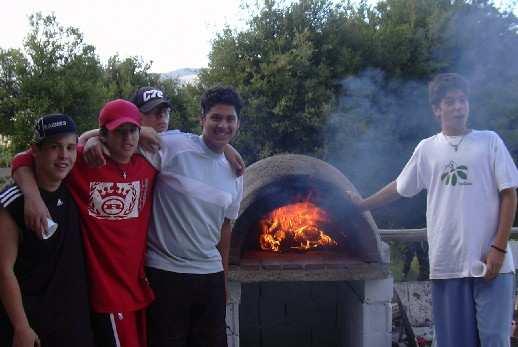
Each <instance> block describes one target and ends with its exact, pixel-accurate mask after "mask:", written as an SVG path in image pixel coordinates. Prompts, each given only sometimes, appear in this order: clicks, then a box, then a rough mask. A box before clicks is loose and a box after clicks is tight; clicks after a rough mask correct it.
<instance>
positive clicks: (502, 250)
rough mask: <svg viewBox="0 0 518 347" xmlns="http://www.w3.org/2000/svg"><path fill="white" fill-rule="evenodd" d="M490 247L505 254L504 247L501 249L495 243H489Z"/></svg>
mask: <svg viewBox="0 0 518 347" xmlns="http://www.w3.org/2000/svg"><path fill="white" fill-rule="evenodd" d="M491 247H492V248H494V249H496V250H497V251H498V252H500V253H504V254H506V253H507V251H506V250H505V249H502V248H500V247H497V246H495V245H491Z"/></svg>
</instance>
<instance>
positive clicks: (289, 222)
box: [259, 201, 338, 252]
mask: <svg viewBox="0 0 518 347" xmlns="http://www.w3.org/2000/svg"><path fill="white" fill-rule="evenodd" d="M326 223H329V216H328V215H327V213H326V212H325V211H324V210H322V209H321V208H319V207H317V206H316V205H315V204H313V203H311V202H309V201H304V202H298V203H294V204H291V205H286V206H283V207H279V208H277V209H275V210H273V211H272V212H270V213H269V214H268V215H266V216H265V217H263V218H262V219H261V220H260V221H259V227H260V230H261V234H260V236H259V242H260V244H261V249H262V250H271V251H274V252H282V251H287V250H290V249H292V250H303V251H306V250H310V249H314V248H318V247H325V248H327V247H334V246H337V245H338V244H337V242H336V241H335V240H333V239H332V238H331V237H330V236H329V235H327V234H326V233H325V232H324V231H323V230H322V226H323V225H325V224H326Z"/></svg>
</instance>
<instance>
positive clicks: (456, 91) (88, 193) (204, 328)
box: [0, 73, 518, 347]
mask: <svg viewBox="0 0 518 347" xmlns="http://www.w3.org/2000/svg"><path fill="white" fill-rule="evenodd" d="M429 99H430V105H431V107H432V111H433V114H434V115H435V117H436V118H437V120H438V121H439V123H440V126H441V132H439V133H438V134H436V135H434V136H431V137H429V138H427V139H424V140H422V141H421V142H420V143H419V144H418V145H417V147H416V148H415V150H414V153H413V155H412V157H411V158H410V160H409V161H408V163H407V164H406V165H405V167H404V168H403V170H402V172H401V173H400V175H399V176H398V177H397V179H396V180H394V181H393V182H391V183H390V184H388V185H387V186H386V187H385V188H383V189H381V190H380V191H379V192H377V193H375V194H373V195H372V196H370V197H368V198H366V199H362V198H360V197H359V196H355V195H354V194H352V193H350V196H351V199H352V201H353V202H354V203H355V204H356V205H357V207H358V208H359V209H360V210H369V209H373V208H377V207H380V206H383V205H385V204H386V203H388V202H391V201H393V200H396V199H398V198H400V197H410V196H414V195H416V194H418V193H419V192H420V191H421V190H423V189H425V190H427V193H428V195H427V235H428V244H429V258H430V279H431V284H432V301H433V304H432V306H433V317H434V324H435V343H436V345H437V346H439V347H454V346H455V347H458V346H469V347H471V346H482V347H489V346H498V347H500V346H502V347H503V346H508V345H509V335H510V330H511V319H512V310H513V290H514V276H513V273H514V266H513V259H512V255H511V253H510V248H509V246H508V239H509V236H510V230H511V227H512V224H513V221H514V216H515V213H516V201H517V197H516V188H517V187H518V171H517V169H516V165H515V164H514V162H513V160H512V158H511V156H510V154H509V152H508V150H507V148H506V147H505V145H504V143H503V141H502V140H501V139H500V137H499V136H498V135H497V134H496V133H494V132H492V131H479V130H472V129H469V128H468V127H467V120H468V116H469V88H468V84H467V82H466V81H465V80H464V78H462V77H461V76H460V75H458V74H453V73H445V74H439V75H437V76H436V77H435V78H434V79H433V80H432V81H431V82H430V84H429ZM134 102H135V104H136V105H137V106H139V107H140V111H139V109H138V108H137V106H135V105H134V104H132V103H130V102H128V101H124V100H115V101H111V102H109V103H107V104H106V105H105V106H104V107H103V109H102V110H101V112H100V115H99V126H100V130H99V137H100V140H101V142H102V143H103V144H104V146H105V147H107V149H108V151H109V153H110V155H109V157H107V158H103V159H102V161H103V162H105V165H104V166H101V167H95V168H93V167H91V166H88V165H87V164H86V163H85V161H84V160H82V158H83V156H84V152H83V149H82V148H78V150H77V154H76V142H75V136H76V135H75V126H74V124H73V121H72V120H71V119H70V118H69V117H67V116H64V115H52V116H47V117H43V118H42V119H41V120H40V121H39V122H38V124H37V126H36V135H37V136H36V137H35V141H34V145H33V146H32V151H31V153H25V154H23V155H21V156H18V157H17V158H16V159H15V160H14V162H13V171H14V172H15V174H14V177H15V180H16V182H17V184H18V185H13V186H10V187H8V188H6V189H5V190H4V191H3V192H2V193H0V202H1V205H2V208H1V209H0V230H1V232H0V267H1V268H0V276H1V277H0V280H1V282H0V297H1V299H2V302H3V306H4V309H5V312H6V314H3V315H2V313H1V312H0V343H2V345H3V343H6V345H9V344H13V342H12V341H13V339H14V341H15V343H14V345H15V346H23V347H25V346H31V347H32V346H33V345H35V344H40V341H41V345H43V346H65V345H72V343H73V344H79V345H80V346H85V347H88V346H94V345H95V346H123V347H133V346H136V347H137V346H138V347H140V346H146V345H149V346H150V347H155V346H216V347H217V346H225V345H226V334H225V322H224V319H225V296H226V289H225V286H226V273H227V266H228V265H227V261H228V249H229V243H230V228H231V226H230V222H231V220H233V219H235V218H236V217H237V214H238V210H239V203H240V200H241V196H242V190H243V186H242V184H243V182H242V179H241V178H239V177H236V176H235V174H234V172H233V170H232V168H231V166H230V165H229V162H228V161H227V160H226V159H225V156H224V155H223V152H224V149H225V148H226V147H227V146H228V143H229V142H230V140H231V139H232V138H233V137H234V136H235V134H236V131H237V129H238V127H239V114H240V110H241V105H242V104H241V100H240V98H239V96H238V95H237V93H235V92H234V90H233V89H231V88H222V87H217V88H214V89H211V90H208V91H207V92H206V93H205V94H204V95H203V97H202V100H201V107H202V117H201V122H202V127H203V133H202V135H201V136H196V135H192V134H185V133H181V132H178V131H168V132H164V131H165V130H166V129H167V121H168V112H169V109H170V107H171V105H170V103H169V101H168V100H167V99H166V98H165V96H164V95H163V93H162V92H161V91H159V90H158V89H156V88H143V89H140V90H139V92H138V93H137V97H136V99H135V100H134ZM150 102H152V103H150ZM146 122H149V123H148V124H150V125H151V126H153V127H154V128H155V129H156V130H157V131H159V132H164V133H163V135H161V143H160V147H161V148H160V151H159V152H158V153H146V152H142V155H140V154H136V150H137V146H138V140H139V129H140V126H141V123H146ZM153 124H155V125H153ZM159 124H160V125H159ZM93 141H94V142H95V140H93ZM91 148H95V145H92V146H91ZM92 152H94V151H92ZM76 155H77V156H78V160H77V161H76V160H75V159H76ZM97 157H99V155H97ZM74 162H76V164H75V166H74ZM67 174H68V177H67V178H66V179H65V176H67ZM64 179H65V183H66V184H65V185H63V184H62V181H63V180H64ZM65 186H66V187H68V189H67V188H66V187H65ZM153 188H154V192H153ZM22 192H23V193H22ZM72 198H73V199H72ZM151 199H153V200H151ZM24 200H25V205H24ZM74 201H75V204H77V207H76V205H75V204H74ZM151 204H153V208H152V209H151ZM24 206H25V210H34V211H36V212H37V213H35V214H33V217H31V218H28V220H27V222H25V221H24V216H23V214H24V213H23V211H24ZM42 206H44V207H45V208H48V210H49V213H47V212H46V210H45V213H41V211H43V210H44V209H43V208H42ZM47 216H51V217H52V219H53V220H54V221H55V222H57V223H58V224H59V227H58V231H57V232H56V233H55V234H54V235H53V236H51V237H50V238H49V239H48V240H41V239H39V238H37V237H36V236H35V235H36V234H35V233H34V232H33V231H31V230H29V229H42V228H43V227H42V224H44V223H46V218H45V217H47ZM78 218H79V219H80V221H81V223H80V226H81V228H78V227H77V223H75V224H74V221H75V220H77V219H78ZM148 222H149V228H148ZM79 229H80V230H79ZM148 229H149V232H148ZM81 233H82V240H83V247H84V252H85V259H86V267H85V266H84V264H83V261H82V251H81V250H82V247H81V240H80V237H79V235H80V234H81ZM146 237H147V246H146ZM65 245H66V246H65ZM146 252H147V253H146ZM480 261H483V262H484V267H485V269H486V272H485V275H483V277H479V276H480V275H479V274H474V273H473V265H474V264H476V263H478V262H480ZM144 263H145V265H146V267H147V268H146V269H144ZM85 268H86V271H85ZM85 273H88V280H86V276H85V275H84V274H85ZM70 278H74V281H69V280H68V279H70ZM87 284H88V286H89V296H88V295H87V292H86V290H85V288H86V285H87ZM70 293H73V294H70ZM87 300H89V302H90V307H91V310H92V319H91V323H92V325H91V326H90V317H89V316H88V307H87V304H86V303H87ZM78 312H79V314H78ZM71 317H73V318H71ZM146 322H147V327H146ZM92 332H93V334H92ZM13 336H14V337H13ZM16 343H17V344H16ZM380 347H381V346H380Z"/></svg>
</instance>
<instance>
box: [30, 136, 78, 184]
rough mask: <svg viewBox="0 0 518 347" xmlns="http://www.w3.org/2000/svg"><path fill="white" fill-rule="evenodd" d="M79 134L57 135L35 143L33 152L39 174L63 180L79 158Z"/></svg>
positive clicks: (55, 180) (54, 179) (47, 177)
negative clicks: (37, 143) (40, 142)
mask: <svg viewBox="0 0 518 347" xmlns="http://www.w3.org/2000/svg"><path fill="white" fill-rule="evenodd" d="M76 147H77V135H76V134H65V135H56V136H54V137H52V138H50V139H47V140H45V141H43V143H42V144H41V145H33V146H32V152H33V155H34V161H35V164H36V168H37V172H38V175H43V176H44V177H42V178H43V179H45V180H46V181H51V182H60V181H62V180H63V179H64V178H65V177H66V176H67V175H68V173H69V172H70V170H72V167H73V166H74V163H75V162H76V158H77V150H76Z"/></svg>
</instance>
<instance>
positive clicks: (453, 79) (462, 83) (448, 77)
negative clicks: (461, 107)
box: [428, 73, 469, 106]
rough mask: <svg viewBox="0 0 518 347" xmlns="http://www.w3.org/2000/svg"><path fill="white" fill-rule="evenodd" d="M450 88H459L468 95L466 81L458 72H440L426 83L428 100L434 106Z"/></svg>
mask: <svg viewBox="0 0 518 347" xmlns="http://www.w3.org/2000/svg"><path fill="white" fill-rule="evenodd" d="M452 90H461V91H462V92H464V94H466V96H469V84H468V81H466V79H465V78H464V77H462V76H461V75H459V74H458V73H440V74H438V75H436V76H435V77H434V78H433V79H432V80H431V81H430V83H428V101H429V102H430V105H432V106H435V105H438V104H440V103H441V100H442V99H443V98H444V97H445V96H446V94H448V92H450V91H452Z"/></svg>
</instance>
